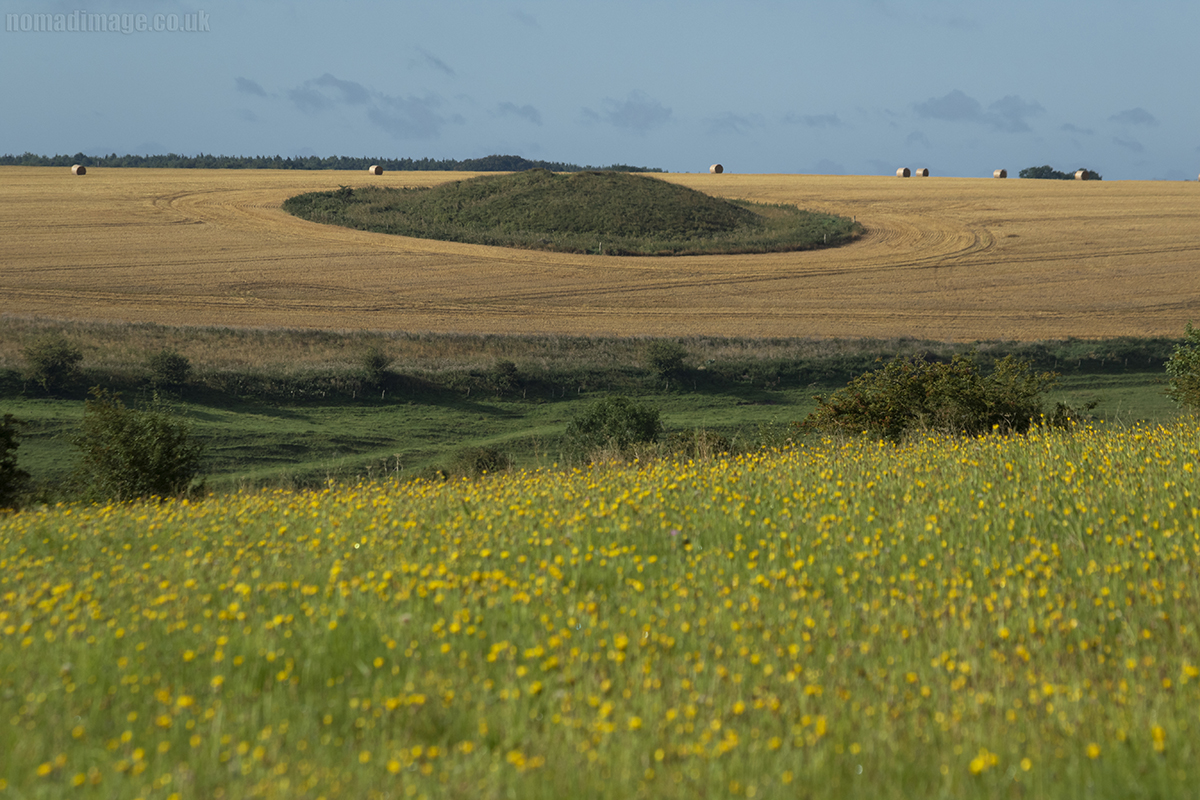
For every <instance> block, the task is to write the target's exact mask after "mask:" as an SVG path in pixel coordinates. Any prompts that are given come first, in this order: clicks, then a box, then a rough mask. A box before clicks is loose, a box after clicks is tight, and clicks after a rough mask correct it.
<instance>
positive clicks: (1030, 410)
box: [803, 356, 1055, 441]
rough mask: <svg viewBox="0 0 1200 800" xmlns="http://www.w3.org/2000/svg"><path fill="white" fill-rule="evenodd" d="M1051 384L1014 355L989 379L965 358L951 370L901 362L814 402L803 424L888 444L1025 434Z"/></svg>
mask: <svg viewBox="0 0 1200 800" xmlns="http://www.w3.org/2000/svg"><path fill="white" fill-rule="evenodd" d="M1054 379H1055V376H1054V375H1053V374H1051V373H1048V372H1046V373H1040V374H1035V373H1034V372H1033V371H1032V370H1031V369H1030V364H1029V362H1027V361H1022V360H1018V359H1016V358H1014V357H1012V356H1007V357H1005V358H1003V359H1001V360H1000V361H998V362H996V365H995V367H994V368H993V370H992V372H991V373H990V374H988V375H983V374H982V373H980V371H979V366H978V364H976V362H975V360H974V359H973V358H970V357H968V356H955V357H954V359H953V360H952V361H950V363H940V362H932V363H931V362H929V361H926V360H925V359H924V358H922V357H917V358H913V359H906V358H899V357H898V358H896V359H894V360H893V361H891V362H890V363H888V364H887V365H885V366H884V367H883V368H882V369H878V370H875V371H873V372H868V373H865V374H863V375H860V376H858V377H857V378H855V379H854V380H852V381H851V382H850V383H849V385H848V386H847V387H846V388H845V389H839V390H838V391H836V392H834V393H833V394H831V395H828V396H818V397H817V398H816V400H817V410H816V411H814V412H813V413H811V414H809V416H808V417H807V418H806V419H805V420H804V423H803V424H804V426H805V427H808V428H811V429H813V430H818V431H824V432H841V433H851V434H858V433H864V432H865V433H868V434H871V435H874V436H879V437H881V438H885V439H891V440H893V441H897V440H899V439H901V438H902V437H903V436H904V435H905V434H907V433H909V432H911V431H914V430H922V429H928V430H939V431H947V432H950V433H965V434H968V435H977V434H980V433H988V432H990V431H992V430H995V429H999V430H1001V431H1015V432H1018V433H1023V432H1025V431H1027V430H1028V429H1029V427H1030V426H1031V425H1032V424H1033V422H1034V421H1035V420H1037V419H1038V418H1039V417H1040V416H1041V414H1042V406H1041V399H1040V396H1041V394H1042V392H1043V391H1045V390H1046V389H1047V388H1048V387H1049V386H1050V385H1052V384H1053V383H1054Z"/></svg>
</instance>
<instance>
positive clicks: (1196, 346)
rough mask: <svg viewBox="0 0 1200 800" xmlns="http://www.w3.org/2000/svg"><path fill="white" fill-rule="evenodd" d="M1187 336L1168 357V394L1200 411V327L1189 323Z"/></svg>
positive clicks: (1183, 404)
mask: <svg viewBox="0 0 1200 800" xmlns="http://www.w3.org/2000/svg"><path fill="white" fill-rule="evenodd" d="M1185 335H1186V338H1185V339H1184V341H1183V342H1181V343H1180V344H1178V345H1176V346H1175V350H1174V351H1173V352H1172V353H1171V357H1170V358H1169V359H1167V376H1168V379H1169V384H1170V385H1169V387H1168V388H1167V396H1168V397H1170V398H1171V399H1172V400H1174V401H1175V402H1176V403H1179V405H1181V406H1183V407H1184V408H1187V409H1189V410H1191V411H1200V328H1194V327H1192V323H1190V322H1189V323H1188V324H1187V330H1186V333H1185Z"/></svg>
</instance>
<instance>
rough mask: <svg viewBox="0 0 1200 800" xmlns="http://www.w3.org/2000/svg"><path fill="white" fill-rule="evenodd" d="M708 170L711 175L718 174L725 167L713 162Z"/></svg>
mask: <svg viewBox="0 0 1200 800" xmlns="http://www.w3.org/2000/svg"><path fill="white" fill-rule="evenodd" d="M708 171H709V172H711V173H712V174H713V175H720V174H721V173H722V172H724V171H725V168H724V167H722V166H721V165H720V164H713V165H712V166H711V167H709V168H708Z"/></svg>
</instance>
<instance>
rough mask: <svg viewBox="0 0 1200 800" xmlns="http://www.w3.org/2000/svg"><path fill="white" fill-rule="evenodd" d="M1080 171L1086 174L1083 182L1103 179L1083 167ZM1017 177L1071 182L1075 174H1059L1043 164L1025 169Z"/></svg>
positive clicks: (1096, 173) (1098, 174)
mask: <svg viewBox="0 0 1200 800" xmlns="http://www.w3.org/2000/svg"><path fill="white" fill-rule="evenodd" d="M1080 169H1083V171H1084V173H1086V178H1085V180H1089V181H1099V180H1103V178H1102V177H1101V176H1100V173H1098V172H1093V171H1092V170H1090V169H1086V168H1083V167H1080ZM1076 172H1078V170H1076ZM1019 177H1022V178H1039V179H1042V180H1054V181H1073V180H1075V173H1074V172H1060V171H1059V170H1056V169H1054V168H1053V167H1051V166H1050V165H1049V164H1043V165H1042V166H1040V167H1026V168H1025V169H1023V170H1021V172H1020V173H1019Z"/></svg>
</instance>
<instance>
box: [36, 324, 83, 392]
mask: <svg viewBox="0 0 1200 800" xmlns="http://www.w3.org/2000/svg"><path fill="white" fill-rule="evenodd" d="M21 355H23V356H24V357H25V378H26V380H31V381H36V382H37V383H38V385H40V386H41V387H42V389H43V390H44V391H45V392H46V393H48V394H56V393H58V392H60V391H62V390H64V389H66V388H68V387H69V386H70V384H71V382H72V381H74V380H75V379H76V378H78V377H79V364H80V362H81V361H83V352H82V351H81V350H80V349H79V347H77V346H76V345H75V344H74V343H72V342H71V341H70V340H69V339H67V338H66V337H65V336H63V335H62V334H57V333H52V334H49V335H47V336H43V337H42V338H41V339H38V340H37V341H36V342H33V343H32V344H30V345H27V346H26V347H25V348H24V349H22V350H21Z"/></svg>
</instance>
